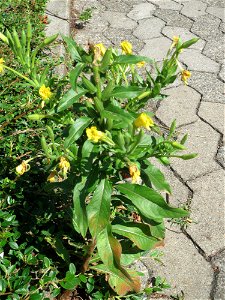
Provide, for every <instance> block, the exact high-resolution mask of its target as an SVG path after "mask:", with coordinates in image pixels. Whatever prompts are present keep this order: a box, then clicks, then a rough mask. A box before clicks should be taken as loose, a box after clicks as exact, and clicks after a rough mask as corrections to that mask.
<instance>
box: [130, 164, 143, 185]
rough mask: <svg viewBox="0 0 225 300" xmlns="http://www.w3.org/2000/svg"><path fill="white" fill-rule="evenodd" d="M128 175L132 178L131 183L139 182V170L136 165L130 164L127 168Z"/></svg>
mask: <svg viewBox="0 0 225 300" xmlns="http://www.w3.org/2000/svg"><path fill="white" fill-rule="evenodd" d="M129 173H130V176H131V178H132V183H136V182H138V181H139V180H140V175H141V173H140V170H139V169H138V167H137V165H135V164H132V165H130V166H129Z"/></svg>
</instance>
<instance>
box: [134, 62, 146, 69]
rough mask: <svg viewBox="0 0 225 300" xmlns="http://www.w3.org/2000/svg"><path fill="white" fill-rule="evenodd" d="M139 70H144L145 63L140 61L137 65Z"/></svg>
mask: <svg viewBox="0 0 225 300" xmlns="http://www.w3.org/2000/svg"><path fill="white" fill-rule="evenodd" d="M136 66H137V67H138V68H143V67H144V66H145V61H140V62H138V63H137V64H136Z"/></svg>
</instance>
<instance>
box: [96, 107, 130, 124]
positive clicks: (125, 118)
mask: <svg viewBox="0 0 225 300" xmlns="http://www.w3.org/2000/svg"><path fill="white" fill-rule="evenodd" d="M101 114H102V117H105V118H109V119H112V120H115V121H116V122H115V123H114V126H113V127H114V128H124V127H127V125H128V124H131V123H132V122H133V121H134V117H133V116H132V115H131V114H130V113H128V112H126V111H125V110H124V109H122V108H120V107H118V106H115V105H113V104H109V105H108V106H107V107H105V109H104V111H102V113H101Z"/></svg>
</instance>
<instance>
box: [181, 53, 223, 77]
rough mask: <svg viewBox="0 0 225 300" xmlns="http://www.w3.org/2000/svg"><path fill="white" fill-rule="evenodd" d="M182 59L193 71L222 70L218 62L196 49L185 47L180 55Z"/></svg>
mask: <svg viewBox="0 0 225 300" xmlns="http://www.w3.org/2000/svg"><path fill="white" fill-rule="evenodd" d="M180 61H181V62H183V63H184V64H185V65H187V67H188V69H189V70H191V71H192V70H193V71H199V72H211V73H217V72H219V70H220V65H219V64H218V63H217V62H215V61H213V60H211V59H210V58H208V57H207V56H205V55H203V54H202V53H201V52H200V51H198V50H195V49H185V50H184V51H183V52H182V53H181V55H180Z"/></svg>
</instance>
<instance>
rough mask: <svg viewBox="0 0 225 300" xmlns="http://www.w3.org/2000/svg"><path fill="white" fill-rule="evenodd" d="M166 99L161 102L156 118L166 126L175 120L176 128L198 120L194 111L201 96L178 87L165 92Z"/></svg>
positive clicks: (187, 88)
mask: <svg viewBox="0 0 225 300" xmlns="http://www.w3.org/2000/svg"><path fill="white" fill-rule="evenodd" d="M166 94H167V95H169V97H168V98H166V99H165V100H164V101H161V104H160V107H159V108H158V110H157V113H156V115H157V117H158V118H159V119H160V120H161V121H162V122H163V123H164V124H166V125H167V126H170V124H171V123H172V121H173V120H174V119H176V121H177V126H181V125H184V124H190V123H193V122H195V121H197V120H198V116H197V115H196V109H197V106H198V104H199V101H200V99H201V95H200V94H199V93H197V92H196V91H195V90H193V89H192V88H190V87H188V86H179V87H176V88H172V89H169V90H167V92H166Z"/></svg>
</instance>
